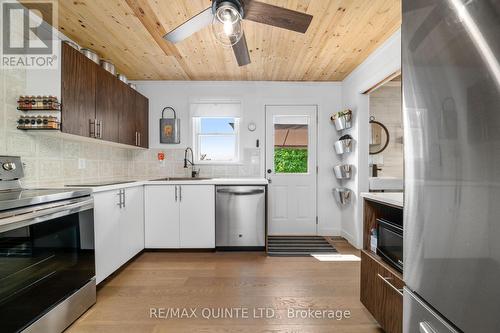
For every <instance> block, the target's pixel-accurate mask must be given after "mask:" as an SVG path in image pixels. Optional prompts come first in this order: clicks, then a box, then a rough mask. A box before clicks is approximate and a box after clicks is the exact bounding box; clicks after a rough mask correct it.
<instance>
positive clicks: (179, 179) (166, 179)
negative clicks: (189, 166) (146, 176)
mask: <svg viewBox="0 0 500 333" xmlns="http://www.w3.org/2000/svg"><path fill="white" fill-rule="evenodd" d="M210 179H212V178H208V177H196V178H193V177H167V178H160V179H153V180H152V181H164V182H168V181H171V182H173V181H182V180H210Z"/></svg>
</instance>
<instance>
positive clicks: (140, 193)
mask: <svg viewBox="0 0 500 333" xmlns="http://www.w3.org/2000/svg"><path fill="white" fill-rule="evenodd" d="M124 191H125V198H124V199H125V200H124V202H125V206H124V207H123V208H122V220H121V221H120V227H121V231H122V249H123V250H122V255H123V262H127V261H129V260H130V259H131V258H132V257H133V256H135V255H136V254H137V253H139V252H140V251H142V249H144V188H143V187H142V186H138V187H129V188H126V189H124Z"/></svg>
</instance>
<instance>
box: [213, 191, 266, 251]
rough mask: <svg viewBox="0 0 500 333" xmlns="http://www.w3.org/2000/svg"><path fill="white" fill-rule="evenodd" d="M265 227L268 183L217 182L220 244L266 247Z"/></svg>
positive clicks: (236, 246)
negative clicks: (233, 183)
mask: <svg viewBox="0 0 500 333" xmlns="http://www.w3.org/2000/svg"><path fill="white" fill-rule="evenodd" d="M265 230H266V187H265V186H216V198H215V235H216V236H215V245H216V246H217V248H219V249H224V248H225V249H231V248H234V249H238V248H240V249H254V250H259V249H264V247H265V236H266V235H265V233H266V232H265Z"/></svg>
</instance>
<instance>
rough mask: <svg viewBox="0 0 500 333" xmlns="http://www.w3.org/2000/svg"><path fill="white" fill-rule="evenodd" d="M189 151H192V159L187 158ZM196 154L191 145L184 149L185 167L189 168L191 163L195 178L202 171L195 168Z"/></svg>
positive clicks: (192, 173) (192, 175) (192, 174)
mask: <svg viewBox="0 0 500 333" xmlns="http://www.w3.org/2000/svg"><path fill="white" fill-rule="evenodd" d="M188 151H190V152H191V160H189V159H188V158H187V154H188ZM193 161H194V154H193V150H192V149H191V147H187V148H186V150H184V168H185V169H187V168H188V163H189V164H190V165H191V168H192V170H191V177H193V178H196V177H198V175H199V173H200V171H199V170H195V168H194V162H193Z"/></svg>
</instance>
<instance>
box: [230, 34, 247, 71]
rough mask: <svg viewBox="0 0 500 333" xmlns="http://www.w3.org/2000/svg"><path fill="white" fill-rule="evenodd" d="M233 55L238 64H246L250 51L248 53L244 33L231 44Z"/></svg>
mask: <svg viewBox="0 0 500 333" xmlns="http://www.w3.org/2000/svg"><path fill="white" fill-rule="evenodd" d="M233 51H234V56H235V57H236V61H237V62H238V66H240V67H241V66H245V65H248V64H249V63H250V62H251V61H250V53H248V46H247V39H246V38H245V33H243V36H241V38H240V40H239V41H238V42H237V43H236V44H234V45H233Z"/></svg>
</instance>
